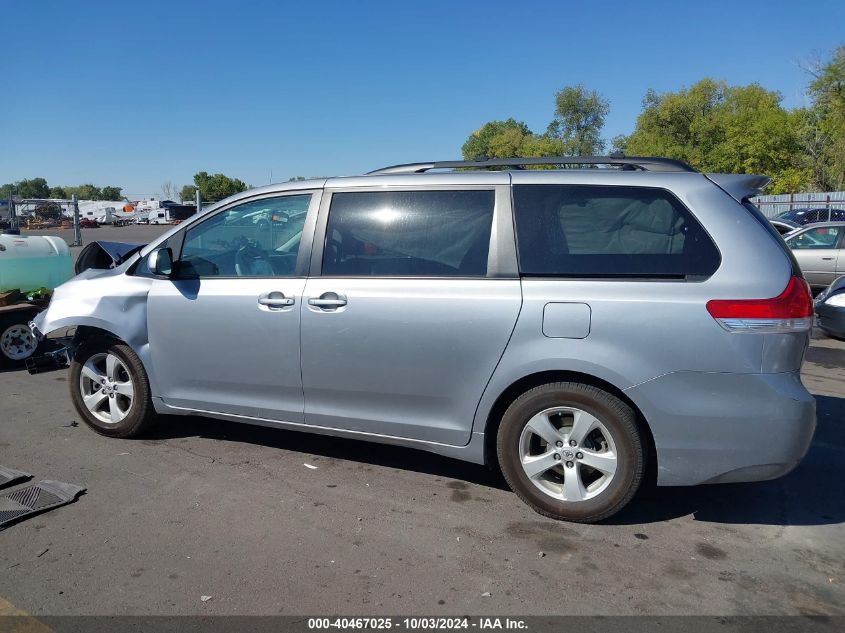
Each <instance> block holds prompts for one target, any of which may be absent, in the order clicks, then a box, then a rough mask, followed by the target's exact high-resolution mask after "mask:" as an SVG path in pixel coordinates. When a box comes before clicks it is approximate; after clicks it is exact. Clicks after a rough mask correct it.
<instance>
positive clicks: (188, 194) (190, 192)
mask: <svg viewBox="0 0 845 633" xmlns="http://www.w3.org/2000/svg"><path fill="white" fill-rule="evenodd" d="M196 196H197V188H196V187H195V186H194V185H185V186H184V187H182V191H180V192H179V199H180V200H181V201H182V202H193V201H194V199H195V198H196Z"/></svg>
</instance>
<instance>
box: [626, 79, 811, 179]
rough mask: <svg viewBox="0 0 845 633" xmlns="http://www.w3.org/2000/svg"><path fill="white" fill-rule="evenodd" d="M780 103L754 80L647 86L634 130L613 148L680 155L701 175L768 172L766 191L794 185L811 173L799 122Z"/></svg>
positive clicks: (668, 155) (797, 115) (779, 97)
mask: <svg viewBox="0 0 845 633" xmlns="http://www.w3.org/2000/svg"><path fill="white" fill-rule="evenodd" d="M780 101H781V95H780V94H779V93H777V92H772V91H768V90H765V89H764V88H763V87H762V86H760V85H759V84H750V85H748V86H728V85H727V84H726V83H725V82H723V81H715V80H713V79H702V80H701V81H699V82H698V83H696V84H694V85H693V86H691V87H690V88H688V89H685V90H679V91H678V92H674V93H673V92H667V93H665V94H657V93H656V92H654V91H653V90H649V91H648V92H647V93H646V96H645V98H644V99H643V111H642V113H641V114H640V115H639V117H637V124H636V128H635V130H634V132H633V133H632V134H631V135H630V136H628V137H627V138H622V139H619V138H617V139H614V145H616V146H617V147H620V146H621V147H624V148H625V150H626V151H627V152H628V153H630V154H632V155H645V156H649V155H650V156H664V157H667V158H676V159H680V160H683V161H685V162H687V163H689V164H690V165H692V166H693V167H695V168H696V169H698V170H700V171H705V172H706V171H716V172H728V173H740V174H742V173H763V174H768V175H770V176H772V178H773V185H772V189H771V191H772V192H773V193H780V192H784V191H796V190H800V189H802V188H805V187H807V186H809V183H810V181H811V178H812V170H811V168H810V166H809V165H808V161H807V158H806V155H805V154H804V152H803V151H802V136H801V135H802V129H803V126H804V123H805V122H804V119H803V118H802V116H801V115H800V113H796V112H794V111H793V112H790V111H787V110H785V109H784V108H783V107H781V105H780Z"/></svg>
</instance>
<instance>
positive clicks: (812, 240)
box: [787, 226, 839, 250]
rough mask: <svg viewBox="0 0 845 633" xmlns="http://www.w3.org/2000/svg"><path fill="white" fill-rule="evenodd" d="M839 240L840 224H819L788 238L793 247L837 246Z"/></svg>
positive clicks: (820, 247)
mask: <svg viewBox="0 0 845 633" xmlns="http://www.w3.org/2000/svg"><path fill="white" fill-rule="evenodd" d="M838 240H839V227H838V226H819V227H816V228H812V229H809V230H807V231H804V232H803V233H801V234H799V235H796V236H795V237H793V238H790V239H789V240H787V244H789V247H790V248H792V249H799V250H801V249H822V248H836V242H837V241H838Z"/></svg>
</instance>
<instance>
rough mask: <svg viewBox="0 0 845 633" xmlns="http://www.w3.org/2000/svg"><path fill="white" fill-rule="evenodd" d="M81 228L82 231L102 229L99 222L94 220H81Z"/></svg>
mask: <svg viewBox="0 0 845 633" xmlns="http://www.w3.org/2000/svg"><path fill="white" fill-rule="evenodd" d="M79 228H80V229H98V228H100V223H99V222H97V220H93V219H91V218H81V219H80V220H79Z"/></svg>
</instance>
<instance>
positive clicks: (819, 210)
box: [775, 207, 845, 226]
mask: <svg viewBox="0 0 845 633" xmlns="http://www.w3.org/2000/svg"><path fill="white" fill-rule="evenodd" d="M775 220H781V221H787V222H795V223H796V224H800V225H802V226H803V225H804V224H812V223H814V222H830V221H835V222H841V221H845V210H843V209H828V208H827V207H814V208H810V207H807V208H802V209H792V210H791V211H784V212H783V213H779V214H778V215H777V216H775Z"/></svg>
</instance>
